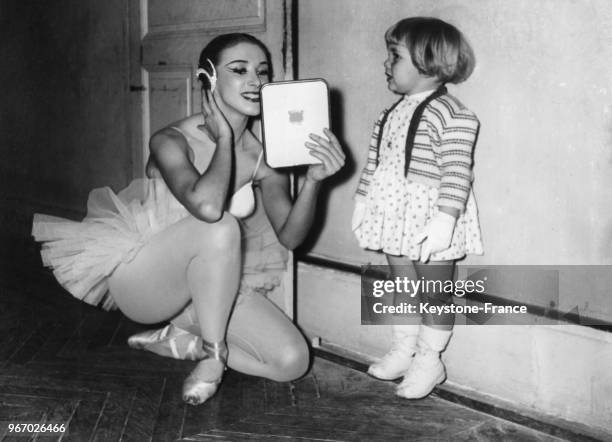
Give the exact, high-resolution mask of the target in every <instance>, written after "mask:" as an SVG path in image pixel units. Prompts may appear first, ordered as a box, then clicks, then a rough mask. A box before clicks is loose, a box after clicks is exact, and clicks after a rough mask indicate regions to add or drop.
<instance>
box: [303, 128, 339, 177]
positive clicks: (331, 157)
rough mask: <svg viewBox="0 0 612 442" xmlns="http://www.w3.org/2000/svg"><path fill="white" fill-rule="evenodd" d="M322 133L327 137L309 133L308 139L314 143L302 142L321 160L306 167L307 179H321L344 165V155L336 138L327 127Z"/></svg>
mask: <svg viewBox="0 0 612 442" xmlns="http://www.w3.org/2000/svg"><path fill="white" fill-rule="evenodd" d="M323 133H324V134H325V135H326V136H327V139H325V138H323V137H321V136H319V135H315V134H310V139H311V140H313V141H314V143H311V142H308V141H307V142H306V143H304V145H305V146H306V147H307V148H308V149H310V154H311V155H312V156H313V157H315V158H318V159H319V160H321V164H311V165H310V166H309V167H308V172H307V174H306V179H307V180H311V181H321V180H323V179H325V178H327V177H328V176H331V175H333V174H335V173H336V172H338V171H339V170H340V169H341V168H342V167H343V166H344V161H345V159H346V156H345V155H344V152H342V147H340V143H339V142H338V139H337V138H336V136H335V135H334V134H333V133H332V132H331V131H330V130H329V129H323Z"/></svg>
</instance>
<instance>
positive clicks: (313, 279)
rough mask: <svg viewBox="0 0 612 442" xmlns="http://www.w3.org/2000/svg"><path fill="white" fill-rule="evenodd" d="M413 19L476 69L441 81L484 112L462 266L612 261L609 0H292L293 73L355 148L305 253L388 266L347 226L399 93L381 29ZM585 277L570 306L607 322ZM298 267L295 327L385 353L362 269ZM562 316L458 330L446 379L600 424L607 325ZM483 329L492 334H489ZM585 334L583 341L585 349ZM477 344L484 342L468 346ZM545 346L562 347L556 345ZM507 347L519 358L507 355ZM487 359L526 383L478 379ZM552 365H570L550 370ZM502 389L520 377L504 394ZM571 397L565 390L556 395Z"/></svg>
mask: <svg viewBox="0 0 612 442" xmlns="http://www.w3.org/2000/svg"><path fill="white" fill-rule="evenodd" d="M414 15H426V16H436V17H439V18H442V19H446V20H448V21H450V22H452V23H454V24H456V25H457V26H458V27H459V28H460V29H461V30H462V31H463V32H464V33H465V35H466V36H467V38H468V39H469V40H470V41H471V43H472V45H473V47H474V50H475V53H476V56H477V60H478V64H477V68H476V70H475V72H474V74H473V75H472V77H471V78H470V79H469V80H468V81H467V82H466V83H464V84H461V85H458V86H456V87H455V86H451V88H450V89H451V92H452V93H454V94H455V95H456V96H458V97H459V98H460V99H461V100H462V101H463V102H464V103H466V104H467V105H468V106H469V107H470V108H471V109H473V110H474V111H475V112H476V113H477V114H478V116H479V118H480V120H481V123H482V129H481V133H480V137H479V140H478V145H477V148H476V153H475V176H476V181H475V183H474V189H475V193H476V197H477V201H478V204H479V209H480V219H481V223H482V228H483V236H484V241H485V250H486V254H485V255H484V256H482V257H471V258H469V259H467V260H466V261H465V263H466V264H475V265H483V264H514V265H519V264H520V265H531V264H547V265H561V264H572V265H578V264H589V265H595V264H597V265H600V264H608V265H609V264H612V248H611V247H610V242H611V239H612V205H611V204H610V201H611V200H612V198H611V197H612V174H611V173H610V165H611V163H612V154H611V150H610V145H611V143H612V114H611V99H612V84H610V79H612V65H611V64H610V63H609V60H610V57H611V55H612V44H611V43H612V4H610V3H609V2H606V1H605V0H596V1H588V2H587V1H570V0H554V1H553V0H538V1H535V2H534V1H527V0H518V1H513V2H508V1H504V0H461V1H458V0H440V1H436V2H430V1H426V0H407V1H402V2H397V1H392V0H378V1H376V2H364V1H354V0H335V1H333V2H325V1H319V0H307V1H300V2H299V19H298V29H299V32H298V78H309V77H323V78H325V79H326V80H328V82H329V83H330V85H331V87H332V89H334V93H333V95H332V112H333V113H334V114H335V119H334V122H333V130H334V131H335V132H337V133H338V134H339V135H340V136H341V138H342V140H343V141H344V145H345V147H346V149H347V150H348V152H349V156H350V157H351V158H352V165H349V167H348V168H347V171H346V172H345V174H344V176H343V177H342V178H341V179H339V180H337V182H335V183H334V184H336V187H334V188H333V190H332V191H331V192H330V194H329V196H328V199H327V201H326V203H325V207H326V209H327V214H326V217H325V218H323V217H321V219H324V221H323V223H322V226H321V227H320V231H319V232H318V235H317V236H316V237H315V238H314V239H313V240H312V243H311V244H310V245H309V248H308V249H307V251H308V252H310V253H311V254H312V255H315V256H318V257H324V258H329V259H333V260H336V261H340V262H343V263H349V264H362V263H367V262H372V263H383V262H384V261H383V257H382V256H381V255H379V254H376V253H373V252H365V251H362V250H360V249H359V248H358V247H357V244H356V241H355V240H354V238H353V237H352V234H351V232H350V228H349V226H350V216H351V213H352V201H351V197H352V195H353V192H354V190H355V188H356V183H357V180H358V174H359V172H360V170H361V168H362V165H363V163H364V160H365V157H366V150H367V145H368V142H369V136H370V132H371V128H372V124H373V122H374V120H375V119H376V117H377V115H378V113H379V112H380V111H381V110H382V109H383V108H384V107H385V106H388V105H389V104H390V103H392V102H393V101H394V100H395V99H396V97H395V96H393V95H392V94H391V93H390V92H388V91H387V89H386V83H385V77H384V68H383V62H384V59H385V57H386V52H385V44H384V39H383V35H384V32H385V30H386V29H387V28H388V27H389V26H390V25H391V24H393V23H395V22H396V21H397V20H399V19H400V18H403V17H408V16H414ZM581 277H582V278H583V279H582V280H581V281H579V283H576V281H573V284H572V290H571V291H570V292H568V291H567V290H566V291H565V292H564V294H563V296H564V297H566V298H571V299H569V300H568V299H565V301H564V302H566V307H568V309H569V307H571V306H570V305H569V304H571V303H573V305H578V306H579V308H580V313H581V314H588V315H590V316H593V317H599V318H601V319H605V320H608V321H611V320H612V303H610V301H609V299H610V298H609V289H608V287H609V286H610V282H612V281H610V279H612V272H610V271H609V270H605V269H604V272H599V273H598V275H597V278H599V282H597V283H593V284H590V285H589V286H588V287H586V286H585V285H584V284H583V283H585V282H587V281H590V279H593V278H589V279H587V275H586V274H582V276H581ZM298 278H299V280H298V290H299V291H298V317H299V318H300V323H301V324H302V325H303V326H304V327H305V329H306V330H308V331H309V332H310V333H311V334H315V335H320V336H322V337H323V338H324V339H327V340H328V341H331V342H338V343H339V345H341V346H344V347H346V348H348V349H350V350H352V351H355V352H358V353H362V354H363V355H364V356H365V357H372V356H378V355H380V354H382V353H383V352H384V348H386V345H387V344H386V342H387V340H388V331H387V330H386V329H385V328H381V327H378V328H377V327H371V328H369V329H366V328H364V327H361V326H359V325H358V324H359V311H358V310H359V306H358V299H359V294H358V293H359V284H358V278H357V281H355V280H354V278H355V277H353V276H352V275H348V274H346V275H342V274H339V273H338V272H333V271H330V270H325V269H321V268H317V267H313V266H307V265H301V266H300V270H299V274H298ZM322 281H329V285H328V286H325V287H323V286H322V285H324V283H323V282H322ZM590 282H592V281H590ZM497 289H498V290H499V292H498V293H492V294H500V295H502V296H505V297H508V298H511V299H512V298H515V297H518V293H517V287H516V286H513V285H511V284H510V285H505V286H503V287H497ZM330 293H332V294H333V295H329V294H330ZM551 295H553V293H549V292H546V291H543V292H538V291H534V292H532V293H530V294H529V299H528V301H530V302H532V303H535V304H540V305H544V306H546V305H548V304H547V303H548V301H549V300H550V297H551ZM322 310H325V312H326V313H325V314H322V313H321V311H322ZM328 316H329V317H328ZM568 327H569V328H565V329H564V330H565V331H564V332H562V333H561V332H557V331H542V329H541V328H538V327H524V328H522V329H520V332H518V334H517V333H514V332H512V331H511V330H512V328H505V327H503V328H501V329H497V330H496V332H495V333H493V334H491V333H492V332H490V331H488V330H486V329H479V330H478V331H471V332H468V331H465V329H463V328H462V329H461V330H459V331H457V333H456V338H455V340H453V341H452V343H451V347H450V348H449V350H448V352H447V358H448V361H447V362H448V365H449V367H451V368H452V369H453V371H454V373H452V372H451V375H450V377H451V382H457V383H458V384H459V385H462V386H464V387H466V388H475V389H482V391H483V392H485V393H486V392H488V393H490V394H492V395H494V396H496V397H498V398H502V399H503V398H505V399H508V400H510V401H512V402H514V403H517V404H522V405H525V406H527V407H528V408H530V409H536V410H540V411H543V412H548V413H551V414H554V415H558V416H564V417H565V418H568V419H571V420H578V421H582V422H589V423H591V424H593V425H599V426H604V423H605V425H606V426H609V425H610V423H609V422H608V418H607V417H606V416H609V413H610V408H609V407H607V408H606V407H601V404H602V401H603V399H604V397H605V396H601V395H599V393H597V392H606V393H604V394H609V392H610V391H611V388H612V380H611V379H610V378H609V377H604V378H602V377H601V376H598V371H597V370H599V369H598V368H597V367H603V366H606V365H605V364H606V363H607V364H609V362H606V361H609V360H610V344H611V341H610V339H609V334H606V333H602V332H597V331H593V330H587V332H588V333H587V335H588V336H587V337H585V336H584V333H583V330H585V329H583V328H581V327H571V326H568ZM383 329H385V330H383ZM543 335H546V338H542V336H543ZM487 336H489V337H490V336H495V339H496V340H497V341H496V342H497V346H494V345H490V344H491V342H490V341H487ZM517 336H521V337H522V338H521V340H517V338H516V337H517ZM570 336H571V338H570ZM523 339H524V340H523ZM585 339H586V341H588V342H591V343H593V346H590V345H584V340H585ZM591 339H592V341H589V340H591ZM595 342H597V344H595ZM573 345H577V346H579V347H580V348H581V351H582V350H584V351H585V352H587V353H588V354H587V355H581V357H583V356H584V357H585V359H582V360H583V361H589V363H585V364H575V363H573V361H575V359H574V358H573V356H572V354H573V350H572V348H573V347H572V346H573ZM479 346H482V348H483V351H482V352H480V353H476V351H475V350H474V348H478V347H479ZM555 348H558V349H560V351H559V352H556V353H557V354H556V356H553V354H552V353H553V349H555ZM460 349H461V351H459V350H460ZM464 350H465V352H464V353H461V352H462V351H464ZM602 355H603V356H604V357H603V359H600V358H599V357H600V356H602ZM517 358H524V363H522V364H519V365H517V364H516V363H514V362H513V361H517V360H518V359H517ZM465 360H469V361H478V363H473V364H464V363H463V362H464V361H465ZM485 361H487V362H485ZM488 361H491V364H493V366H498V365H503V364H506V366H513V367H514V366H516V367H517V371H516V373H515V375H514V376H512V377H511V378H510V379H511V380H514V381H516V380H517V379H518V378H523V379H525V382H515V383H514V384H511V383H508V384H506V383H504V378H503V376H502V375H501V374H496V373H495V372H494V371H493V372H488V371H487V372H486V373H487V374H488V377H487V376H485V377H480V376H479V373H480V371H481V369H482V363H488ZM599 363H601V364H603V365H598V364H599ZM508 364H509V365H508ZM555 364H558V365H556V366H557V367H558V366H559V365H561V366H564V367H567V372H564V373H561V374H560V373H558V372H555V371H554V370H553V368H552V367H553V366H555ZM504 373H505V372H504ZM547 376H548V379H549V380H548V381H545V378H546V377H547ZM575 379H581V380H585V382H587V383H588V385H583V386H584V388H586V389H587V390H582V389H581V387H577V386H576V387H571V388H570V389H569V390H567V389H566V388H565V387H562V385H563V383H564V382H566V381H568V382H573V380H575ZM591 381H592V382H593V383H590V382H591ZM508 385H516V389H515V390H514V391H508V389H507V388H506V387H507V386H508ZM573 385H578V384H576V383H574V384H573ZM580 385H582V384H580ZM570 392H571V393H570ZM594 392H595V393H594ZM571 394H573V395H574V396H575V398H576V402H574V403H572V404H566V405H564V406H563V407H561V406H560V405H559V403H562V402H564V401H566V400H567V397H568V395H571ZM593 394H595V395H599V396H597V397H595V396H593ZM555 401H560V402H559V403H557V404H556V405H554V404H553V403H554V402H555ZM560 408H563V409H560ZM591 412H593V413H594V414H593V415H590V414H589V413H591Z"/></svg>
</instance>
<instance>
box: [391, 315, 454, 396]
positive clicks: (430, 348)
mask: <svg viewBox="0 0 612 442" xmlns="http://www.w3.org/2000/svg"><path fill="white" fill-rule="evenodd" d="M451 335H452V331H447V330H438V329H434V328H431V327H426V326H421V331H420V332H419V339H418V342H417V353H416V355H415V356H414V359H413V361H412V364H411V365H410V368H409V369H408V371H407V372H406V374H405V375H404V379H403V380H402V382H401V383H400V384H399V385H398V387H397V390H396V391H395V394H396V395H397V396H400V397H403V398H406V399H422V398H424V397H426V396H428V395H429V394H430V393H431V392H432V391H433V389H434V388H435V386H436V385H439V384H441V383H443V382H444V381H445V380H446V369H445V367H444V364H443V363H442V361H441V360H440V353H441V352H442V351H443V350H444V348H445V347H446V345H447V344H448V341H449V340H450V337H451Z"/></svg>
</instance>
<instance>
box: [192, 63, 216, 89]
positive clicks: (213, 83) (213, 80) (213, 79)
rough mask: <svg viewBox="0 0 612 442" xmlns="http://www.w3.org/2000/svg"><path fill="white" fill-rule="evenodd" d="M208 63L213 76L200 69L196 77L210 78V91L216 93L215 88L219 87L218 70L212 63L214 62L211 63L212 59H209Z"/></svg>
mask: <svg viewBox="0 0 612 442" xmlns="http://www.w3.org/2000/svg"><path fill="white" fill-rule="evenodd" d="M206 61H207V62H208V64H209V65H210V67H211V68H212V76H211V75H210V74H209V73H208V72H206V70H205V69H203V68H198V70H197V71H196V75H197V76H198V78H199V77H200V74H204V75H206V78H208V81H209V82H210V91H211V92H214V91H215V87H216V86H217V70H216V69H215V65H214V64H213V63H212V61H210V59H208V58H207V59H206Z"/></svg>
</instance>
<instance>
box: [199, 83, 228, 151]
mask: <svg viewBox="0 0 612 442" xmlns="http://www.w3.org/2000/svg"><path fill="white" fill-rule="evenodd" d="M202 115H203V116H204V126H205V127H206V130H207V131H208V133H209V134H210V135H211V136H212V138H213V140H214V141H215V142H216V141H218V140H219V139H220V138H231V137H232V136H233V131H232V127H231V126H230V124H229V123H228V121H227V119H226V118H225V115H223V112H222V111H221V109H219V106H218V105H217V101H216V98H215V95H214V93H212V92H211V91H210V90H208V89H207V90H205V91H204V93H203V94H202ZM200 129H202V128H200Z"/></svg>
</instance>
